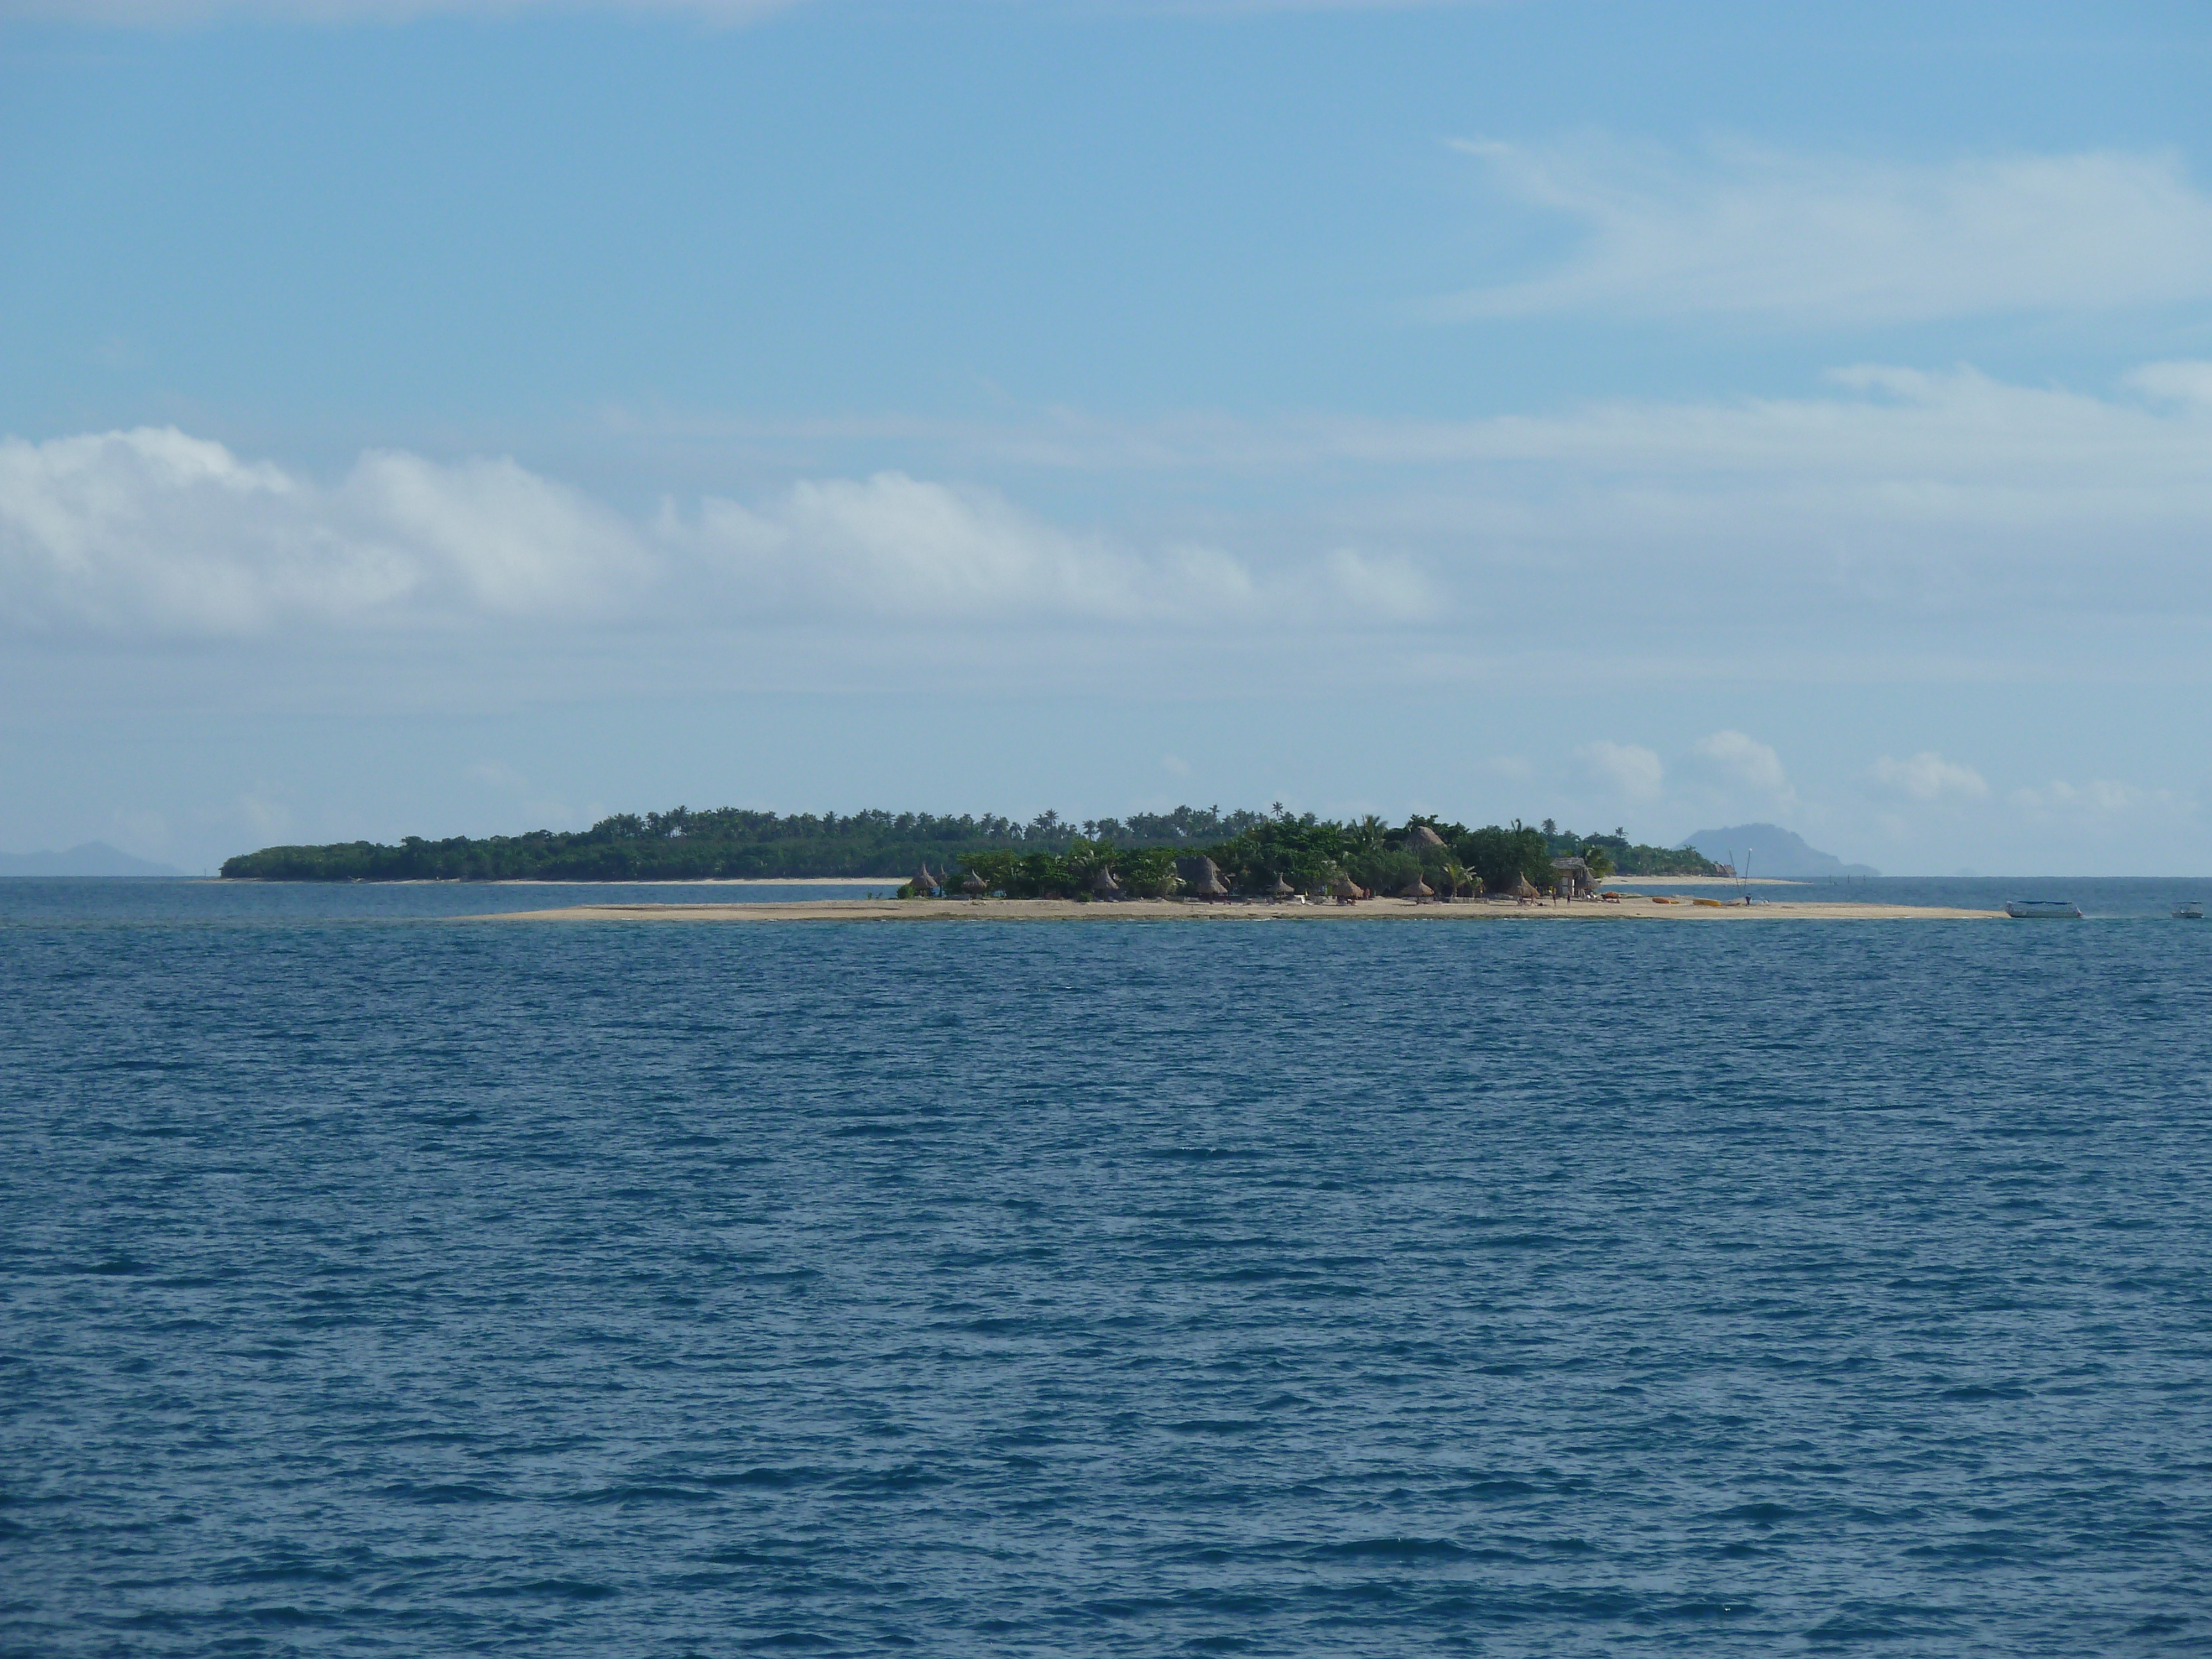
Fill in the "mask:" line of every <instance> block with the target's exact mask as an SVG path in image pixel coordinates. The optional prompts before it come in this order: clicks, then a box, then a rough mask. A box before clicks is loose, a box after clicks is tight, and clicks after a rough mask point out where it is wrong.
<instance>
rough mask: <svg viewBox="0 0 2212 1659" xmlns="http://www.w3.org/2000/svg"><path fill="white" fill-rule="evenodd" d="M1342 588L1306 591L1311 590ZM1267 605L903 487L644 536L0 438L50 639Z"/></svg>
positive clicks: (521, 500)
mask: <svg viewBox="0 0 2212 1659" xmlns="http://www.w3.org/2000/svg"><path fill="white" fill-rule="evenodd" d="M1335 574H1336V573H1334V572H1331V573H1328V574H1326V575H1325V574H1319V573H1311V572H1309V573H1306V574H1304V576H1302V577H1299V578H1298V580H1301V581H1302V582H1303V583H1304V586H1306V587H1307V588H1308V589H1309V590H1310V591H1311V592H1316V593H1318V592H1323V591H1325V589H1326V586H1327V583H1328V581H1329V580H1333V579H1334V576H1335ZM1392 574H1393V572H1392V570H1391V568H1389V567H1387V566H1386V567H1382V568H1381V576H1382V578H1383V579H1384V580H1382V583H1381V591H1382V593H1383V598H1384V599H1385V600H1388V599H1389V598H1390V597H1391V595H1392V593H1393V592H1394V590H1393V589H1392V588H1391V587H1390V586H1389V581H1388V580H1387V579H1388V578H1389V577H1390V576H1391V575H1392ZM1254 594H1255V588H1254V584H1253V579H1252V577H1251V575H1250V574H1249V572H1248V571H1247V570H1246V568H1244V566H1243V564H1242V563H1241V562H1239V561H1237V559H1235V558H1233V557H1231V556H1230V555H1228V554H1226V553H1224V552H1221V551H1219V550H1215V549H1212V548H1206V547H1201V546H1195V545H1176V546H1170V547H1169V548H1167V549H1165V550H1162V551H1161V552H1159V553H1158V554H1154V555H1149V556H1147V555H1139V554H1136V553H1133V552H1130V551H1128V550H1124V549H1121V548H1119V547H1116V546H1115V545H1113V544H1109V542H1107V541H1106V540H1105V539H1103V538H1097V537H1081V536H1076V535H1073V534H1071V533H1069V532H1066V531H1063V530H1060V529H1059V528H1057V527H1056V526H1052V525H1049V524H1047V523H1045V522H1043V521H1042V520H1038V519H1036V518H1034V517H1032V516H1031V515H1030V514H1027V513H1023V512H1022V511H1020V510H1019V509H1018V508H1017V507H1014V506H1012V504H1011V503H1009V502H1007V501H1006V500H1005V499H1004V498H1002V497H1000V496H999V495H994V494H993V493H992V492H990V491H987V490H981V489H958V488H954V487H952V486H949V485H945V484H940V483H928V482H926V481H921V480H917V479H915V478H911V477H907V476H905V475H904V474H902V473H896V472H886V473H880V474H878V475H877V476H876V477H872V478H867V479H839V478H831V479H817V480H808V481H802V482H800V483H796V484H793V485H792V486H791V487H790V488H789V489H787V490H786V491H785V492H784V493H783V494H782V495H780V496H778V497H776V498H775V499H773V500H770V501H767V502H765V503H763V504H760V505H758V506H757V507H745V506H743V505H740V504H739V503H738V502H735V501H725V500H720V499H712V498H710V499H708V500H707V501H704V502H703V503H702V505H701V506H700V507H699V508H698V510H697V511H696V513H693V514H692V515H690V517H688V518H687V517H686V516H685V515H684V514H683V513H680V512H679V511H678V509H677V508H676V507H675V506H674V505H673V504H672V503H671V504H670V505H668V506H666V507H664V509H663V510H662V512H661V513H660V515H659V519H658V520H656V521H655V522H654V523H653V524H650V525H644V526H640V525H633V524H631V523H629V521H627V520H623V518H621V517H620V516H619V515H617V514H616V513H613V512H611V510H609V509H608V508H606V507H602V506H600V505H599V504H598V503H596V502H594V501H591V500H589V499H588V498H586V497H585V496H584V495H580V494H579V493H578V492H576V491H575V490H573V489H568V487H566V486H565V485H562V484H559V483H554V482H552V481H550V480H548V479H546V478H544V477H539V476H538V475H537V474H535V473H533V472H531V471H527V470H526V469H525V468H523V467H521V466H519V465H516V464H515V463H514V462H513V461H512V460H489V461H486V460H473V461H465V462H460V463H457V464H453V465H443V464H440V463H436V462H432V461H428V460H425V459H422V457H420V456H416V455H409V454H404V453H394V452H377V453H370V454H368V455H365V456H363V457H362V459H361V460H360V461H359V462H358V463H357V464H356V465H355V466H354V468H353V469H352V471H350V472H349V474H348V475H347V476H346V477H345V478H344V479H343V481H342V482H341V483H339V484H338V485H337V486H336V487H335V488H331V489H325V488H323V487H320V486H319V485H317V484H315V483H313V482H312V481H308V480H303V479H301V478H297V477H293V476H291V475H289V474H288V473H286V472H285V471H283V470H281V469H280V468H278V467H276V466H274V465H270V464H268V463H265V462H264V463H247V462H245V461H241V460H240V459H238V458H237V457H235V456H234V455H233V454H232V453H230V452H229V451H228V449H226V448H225V447H223V446H222V445H221V444H216V443H210V442H206V441H202V440H198V439H194V438H190V437H187V436H186V435H184V434H182V433H180V432H178V431H175V430H174V429H173V428H162V429H154V428H143V429H141V430H138V431H135V432H116V433H106V434H102V435H89V436H83V437H76V438H63V439H57V440H54V441H51V442H47V443H43V444H31V443H27V442H24V441H21V440H16V439H9V440H6V441H0V619H3V620H5V621H9V622H12V623H15V624H16V625H17V626H18V627H21V628H25V629H32V630H36V631H45V632H69V631H90V632H94V633H101V634H110V635H146V634H155V635H161V634H168V635H199V636H215V637H225V636H231V637H235V636H243V635H255V634H263V633H268V632H272V631H278V630H282V629H288V628H296V627H299V626H302V625H308V626H313V625H332V624H344V625H354V626H362V625H366V626H382V627H395V626H410V627H418V626H422V625H426V624H435V625H447V626H449V625H452V624H454V623H460V622H465V621H482V620H498V619H502V618H504V619H526V620H532V621H536V622H540V623H544V622H552V623H560V622H564V621H565V622H586V621H601V620H605V619H608V618H611V617H633V618H640V619H646V620H658V621H660V622H662V623H696V622H708V623H713V622H721V623H732V622H742V621H747V620H757V619H762V618H769V617H793V616H813V617H828V618H830V619H833V620H847V621H850V620H854V619H856V618H868V617H872V618H878V619H883V618H892V619H896V618H902V617H905V618H914V619H945V618H954V619H960V620H964V621H969V622H990V621H994V620H1011V619H1025V620H1037V619H1053V618H1057V619H1061V620H1072V621H1083V622H1093V623H1097V622H1104V623H1131V622H1139V621H1150V622H1164V621H1175V620H1179V619H1189V620H1192V621H1196V620H1200V619H1205V618H1219V617H1229V618H1231V619H1232V620H1233V619H1236V618H1237V617H1244V616H1249V614H1250V611H1251V603H1252V600H1253V598H1254ZM1383 608H1385V609H1387V607H1383Z"/></svg>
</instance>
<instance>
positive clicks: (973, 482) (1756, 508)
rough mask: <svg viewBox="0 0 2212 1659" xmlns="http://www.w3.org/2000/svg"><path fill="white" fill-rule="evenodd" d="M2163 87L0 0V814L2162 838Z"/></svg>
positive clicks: (1979, 861)
mask: <svg viewBox="0 0 2212 1659" xmlns="http://www.w3.org/2000/svg"><path fill="white" fill-rule="evenodd" d="M1778 14H1779V15H1778ZM2208 81H2212V21H2208V19H2207V17H2206V15H2205V14H2204V13H2203V10H2202V9H2201V8H2193V7H2187V6H2182V5H2173V6H2154V5H2144V6H2135V7H2129V8H2122V9H2102V10H2098V9H2089V8H2085V7H2069V8H2057V7H2041V8H2038V7H2033V6H2018V5H2013V6H2007V7H2002V8H1999V7H1995V6H1988V7H1972V6H1949V7H1946V6H1929V5H1918V6H1913V7H1909V8H1908V7H1901V6H1900V7H1883V6H1864V7H1856V8H1850V9H1830V10H1828V11H1826V12H1825V13H1822V14H1820V15H1796V14H1795V13H1794V12H1791V11H1789V10H1787V9H1778V8H1771V7H1753V6H1749V5H1731V6H1712V5H1706V6H1696V5H1689V6H1683V5H1673V6H1667V7H1661V6H1656V5H1650V6H1630V5H1618V6H1598V5H1570V4H1553V5H1535V4H1530V5H1513V4H1497V5H1454V4H1448V3H1438V4H1431V5H1409V6H1391V5H1387V4H1355V3H1346V4H1341V5H1329V4H1326V3H1309V4H1300V5H1268V4H1264V3H1256V4H1236V5H1206V4H1196V3H1194V4H1182V5H1157V6H1128V5H1107V4H1103V3H1077V0H994V3H987V4H977V5H957V4H945V5H939V4H931V3H921V0H908V3H902V4H888V3H878V4H873V5H864V4H850V3H842V0H811V3H799V4H792V5H787V6H781V7H770V8H748V7H744V6H729V5H723V6H705V7H698V6H684V5H677V4H657V5H635V4H633V5H624V4H603V5H597V6H594V5H588V4H583V5H568V4H564V5H544V6H541V5H533V4H530V3H526V0H517V3H507V4H500V5H487V4H477V3H467V0H454V3H443V4H441V3H435V0H428V3H417V4H412V5H408V6H405V7H392V6H388V5H382V4H376V3H369V0H357V3H345V0H319V3H289V0H260V3H253V4H243V5H231V4H225V3H220V0H189V3H175V0H112V3H106V0H101V3H94V4H90V5H87V4H84V3H71V4H70V5H67V6H64V5H59V4H54V5H46V6H42V5H40V4H37V3H29V4H26V3H22V0H0V365H4V371H5V372H4V373H0V435H4V442H3V443H0V764H4V765H5V767H6V769H7V770H8V773H9V776H10V779H11V787H9V789H8V790H7V791H6V792H4V793H0V848H13V849H27V848H33V847H39V846H47V845H55V844H63V843H67V842H73V841H76V840H81V839H85V838H88V837H99V838H102V839H106V840H110V841H112V842H117V843H118V844H119V845H123V846H125V847H127V848H131V850H133V851H136V852H139V853H142V854H146V855H149V856H153V857H157V858H165V859H168V860H174V861H178V862H181V863H185V864H187V865H190V866H194V867H197V866H202V865H204V864H206V863H208V862H210V861H212V860H217V859H219V858H220V857H222V855H224V854H227V853H229V852H232V851H237V850H240V849H242V848H246V847H249V846H253V845H258V844H261V843H263V842H268V841H270V840H277V839H313V840H320V839H329V838H340V837H346V838H350V837H352V836H378V837H389V836H397V835H401V834H407V833H423V834H443V833H457V832H463V831H466V832H476V833H481V832H485V831H491V830H512V829H524V828H529V827H534V826H537V825H538V824H541V823H561V824H569V823H582V822H586V821H588V819H589V818H590V817H592V816H593V815H595V814H597V813H598V812H599V811H611V810H625V809H643V808H647V807H654V806H665V805H674V804H677V803H678V802H686V803H689V804H690V805H695V806H696V805H708V804H720V803H724V802H728V803H734V804H744V805H766V806H775V807H779V808H782V809H785V810H798V809H801V808H807V809H812V810H822V809H823V808H825V807H834V808H837V809H839V810H851V809H854V808H857V807H860V806H863V805H894V806H906V805H914V806H921V807H927V808H931V809H936V810H954V811H957V810H978V811H981V810H992V811H1011V812H1017V813H1024V814H1025V813H1028V812H1032V811H1037V810H1040V809H1042V808H1044V807H1047V806H1050V807H1054V808H1056V809H1057V810H1059V811H1061V812H1062V813H1064V814H1069V815H1073V816H1081V815H1084V814H1086V813H1093V812H1121V811H1128V810H1132V809H1135V808H1140V807H1146V806H1152V805H1170V804H1173V803H1174V802H1175V801H1176V800H1179V799H1195V800H1198V801H1200V802H1201V803H1204V802H1211V801H1217V800H1218V801H1220V802H1222V803H1224V804H1229V803H1232V802H1234V803H1252V804H1264V803H1266V802H1267V801H1270V800H1273V799H1283V800H1285V801H1286V802H1288V803H1290V804H1291V805H1296V806H1298V807H1301V808H1310V809H1313V810H1316V811H1323V812H1328V813H1338V812H1346V811H1370V810H1371V811H1381V812H1383V813H1386V814H1389V815H1392V816H1396V815H1398V814H1401V813H1403V812H1405V811H1411V810H1435V811H1443V812H1446V813H1448V814H1449V815H1451V816H1454V817H1465V818H1468V819H1474V820H1482V819H1488V818H1493V817H1514V816H1521V817H1531V818H1534V817H1543V816H1547V815H1549V816H1555V817H1559V818H1562V819H1564V820H1566V821H1568V822H1571V823H1574V824H1576V825H1577V826H1584V827H1604V828H1610V827H1612V826H1613V825H1614V824H1616V823H1618V824H1622V825H1625V826H1626V827H1627V828H1628V829H1631V831H1632V833H1635V834H1638V836H1644V837H1648V838H1651V839H1662V840H1672V839H1675V838H1679V837H1680V836H1683V835H1686V834H1687V833H1688V832H1690V831H1692V830H1694V829H1699V828H1702V827H1705V826H1706V825H1708V824H1711V823H1721V822H1734V821H1739V820H1741V819H1743V818H1747V817H1761V818H1773V819H1777V820H1778V821H1780V822H1783V823H1786V824H1788V825H1790V827H1792V828H1795V829H1799V830H1801V831H1802V833H1803V834H1805V836H1807V837H1808V839H1809V840H1811V841H1812V842H1814V843H1815V844H1816V845H1820V846H1823V847H1826V848H1831V849H1832V850H1834V851H1836V852H1838V853H1840V854H1844V855H1845V856H1847V857H1850V858H1852V859H1855V860H1864V861H1866V862H1869V863H1872V864H1875V865H1876V866H1881V867H1882V868H1884V869H1886V870H1893V871H1899V872H1907V871H1935V872H1942V871H1948V870H1952V869H1955V868H1960V867H1973V868H1977V869H1981V870H1984V871H1991V872H1996V871H2019V872H2027V871H2065V872H2081V873H2101V872H2112V873H2122V872H2148V871H2166V870H2172V869H2176V868H2179V869H2185V870H2187V871H2190V872H2201V873H2212V845H2208V840H2209V839H2212V838H2208V833H2207V831H2208V826H2207V822H2206V817H2205V806H2206V802H2207V799H2208V796H2212V763H2208V762H2207V760H2206V758H2205V757H2206V756H2207V755H2208V753H2212V750H2208V744H2207V739H2208V738H2212V716H2209V715H2208V712H2207V711H2208V709H2212V699H2208V698H2207V697H2206V696H2205V695H2204V691H2205V680H2206V678H2207V675H2206V671H2205V666H2204V665H2205V652H2204V650H2203V637H2204V623H2205V620H2206V617H2207V614H2208V611H2212V569H2208V562H2207V557H2206V555H2207V550H2208V548H2212V158H2208V155H2207V138H2208V134H2207V131H2206V128H2207V119H2208V118H2207V115H2206V112H2205V104H2206V100H2204V99H2203V96H2202V88H2203V86H2204V85H2206V84H2207V83H2208Z"/></svg>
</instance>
